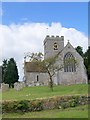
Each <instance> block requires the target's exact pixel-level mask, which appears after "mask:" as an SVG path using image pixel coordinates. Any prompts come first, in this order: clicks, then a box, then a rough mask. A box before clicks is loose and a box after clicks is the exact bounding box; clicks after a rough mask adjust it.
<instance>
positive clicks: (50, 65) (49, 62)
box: [42, 56, 63, 91]
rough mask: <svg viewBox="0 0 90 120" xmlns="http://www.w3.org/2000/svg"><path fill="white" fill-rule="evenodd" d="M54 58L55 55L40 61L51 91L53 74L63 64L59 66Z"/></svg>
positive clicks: (55, 57)
mask: <svg viewBox="0 0 90 120" xmlns="http://www.w3.org/2000/svg"><path fill="white" fill-rule="evenodd" d="M56 59H57V56H54V57H51V58H48V59H45V60H43V61H42V65H43V67H44V69H45V70H46V72H47V73H48V75H49V87H50V88H51V90H52V91H53V76H54V75H55V73H56V72H57V71H58V70H60V69H62V68H63V65H61V66H59V65H58V64H57V63H56Z"/></svg>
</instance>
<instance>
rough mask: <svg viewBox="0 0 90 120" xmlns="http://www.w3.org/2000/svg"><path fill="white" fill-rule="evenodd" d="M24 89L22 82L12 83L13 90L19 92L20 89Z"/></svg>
mask: <svg viewBox="0 0 90 120" xmlns="http://www.w3.org/2000/svg"><path fill="white" fill-rule="evenodd" d="M24 87H25V83H24V82H20V83H19V82H16V83H14V89H15V90H21V89H22V88H24Z"/></svg>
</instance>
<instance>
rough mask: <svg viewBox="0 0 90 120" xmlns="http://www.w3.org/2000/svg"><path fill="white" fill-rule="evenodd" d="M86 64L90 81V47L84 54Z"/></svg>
mask: <svg viewBox="0 0 90 120" xmlns="http://www.w3.org/2000/svg"><path fill="white" fill-rule="evenodd" d="M84 64H85V67H86V69H87V75H88V79H90V46H89V47H88V50H87V51H86V52H85V53H84Z"/></svg>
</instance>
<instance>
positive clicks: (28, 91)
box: [2, 84, 88, 100]
mask: <svg viewBox="0 0 90 120" xmlns="http://www.w3.org/2000/svg"><path fill="white" fill-rule="evenodd" d="M79 94H81V95H83V94H86V95H87V94H88V85H87V84H77V85H69V86H64V85H60V86H54V91H53V92H52V91H51V90H50V88H49V87H48V86H35V87H25V88H23V89H22V90H20V91H16V90H14V89H10V90H9V91H7V92H3V94H2V99H3V100H24V99H27V100H30V99H36V98H46V97H52V96H60V95H62V96H63V95H79Z"/></svg>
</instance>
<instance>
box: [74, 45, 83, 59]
mask: <svg viewBox="0 0 90 120" xmlns="http://www.w3.org/2000/svg"><path fill="white" fill-rule="evenodd" d="M75 49H76V51H77V52H78V53H79V54H80V55H81V56H82V57H83V55H84V53H83V48H82V47H81V46H77V47H76V48H75Z"/></svg>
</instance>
